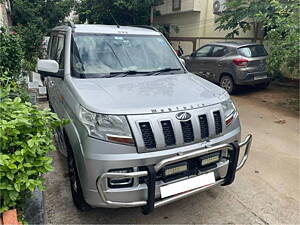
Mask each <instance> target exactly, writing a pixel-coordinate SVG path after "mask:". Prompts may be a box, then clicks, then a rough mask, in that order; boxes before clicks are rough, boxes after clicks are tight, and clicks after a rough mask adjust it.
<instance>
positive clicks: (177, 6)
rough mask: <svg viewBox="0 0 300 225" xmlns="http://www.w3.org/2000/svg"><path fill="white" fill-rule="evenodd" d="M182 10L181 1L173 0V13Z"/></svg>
mask: <svg viewBox="0 0 300 225" xmlns="http://www.w3.org/2000/svg"><path fill="white" fill-rule="evenodd" d="M180 9H181V0H173V11H175V10H180Z"/></svg>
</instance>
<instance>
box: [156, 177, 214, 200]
mask: <svg viewBox="0 0 300 225" xmlns="http://www.w3.org/2000/svg"><path fill="white" fill-rule="evenodd" d="M215 182H216V179H215V174H214V172H211V173H207V174H203V175H200V176H197V177H193V178H190V179H187V180H183V181H179V182H176V183H173V184H169V185H165V186H162V187H160V194H161V198H167V197H170V196H173V195H176V194H180V193H183V192H187V191H191V190H194V189H197V188H200V187H204V186H206V185H209V184H214V183H215Z"/></svg>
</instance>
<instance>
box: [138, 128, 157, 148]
mask: <svg viewBox="0 0 300 225" xmlns="http://www.w3.org/2000/svg"><path fill="white" fill-rule="evenodd" d="M139 126H140V129H141V132H142V137H143V140H144V144H145V147H146V148H149V149H151V148H155V147H156V142H155V138H154V134H153V131H152V128H151V125H150V123H149V122H142V123H139Z"/></svg>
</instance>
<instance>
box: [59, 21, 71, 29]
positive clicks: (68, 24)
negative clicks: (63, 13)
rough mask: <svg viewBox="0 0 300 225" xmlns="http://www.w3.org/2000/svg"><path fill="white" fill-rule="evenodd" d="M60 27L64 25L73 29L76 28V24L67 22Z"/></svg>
mask: <svg viewBox="0 0 300 225" xmlns="http://www.w3.org/2000/svg"><path fill="white" fill-rule="evenodd" d="M60 25H62V26H63V25H65V26H68V27H71V28H75V25H74V23H73V22H71V21H65V22H63V23H61V24H60Z"/></svg>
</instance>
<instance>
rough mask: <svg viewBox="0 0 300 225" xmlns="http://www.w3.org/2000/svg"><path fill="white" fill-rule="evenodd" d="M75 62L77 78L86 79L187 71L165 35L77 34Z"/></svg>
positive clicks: (74, 39) (74, 50) (73, 56)
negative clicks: (112, 75)
mask: <svg viewBox="0 0 300 225" xmlns="http://www.w3.org/2000/svg"><path fill="white" fill-rule="evenodd" d="M71 60H72V69H73V73H75V74H74V75H75V76H78V77H84V78H89V77H107V76H106V75H107V74H112V73H123V72H124V73H125V72H127V74H136V73H147V72H155V71H159V70H165V71H166V72H167V71H172V73H180V72H181V73H182V72H183V68H182V66H181V63H180V62H179V60H178V59H177V57H176V55H175V54H174V52H173V51H172V49H171V47H170V46H169V45H168V43H167V42H166V41H165V39H164V38H163V37H161V36H142V35H139V36H137V35H135V36H133V35H103V34H74V36H73V44H72V57H71ZM166 69H167V70H166ZM129 72H131V73H129ZM133 72H134V73H133ZM161 72H164V71H161Z"/></svg>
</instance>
